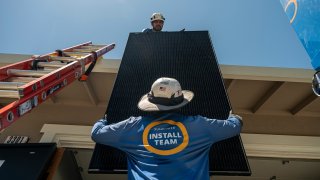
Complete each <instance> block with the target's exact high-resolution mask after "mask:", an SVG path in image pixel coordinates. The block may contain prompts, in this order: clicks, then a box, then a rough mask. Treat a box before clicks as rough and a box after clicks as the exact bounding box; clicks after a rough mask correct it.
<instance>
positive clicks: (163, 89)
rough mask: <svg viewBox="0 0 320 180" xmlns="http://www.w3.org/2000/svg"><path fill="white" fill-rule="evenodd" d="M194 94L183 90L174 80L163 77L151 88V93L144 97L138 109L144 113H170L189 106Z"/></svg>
mask: <svg viewBox="0 0 320 180" xmlns="http://www.w3.org/2000/svg"><path fill="white" fill-rule="evenodd" d="M193 96H194V94H193V92H192V91H188V90H181V86H180V83H179V82H178V81H177V80H176V79H173V78H168V77H162V78H159V79H157V80H156V81H155V82H154V83H153V84H152V86H151V91H150V92H149V93H148V94H145V95H144V96H142V98H141V99H140V101H139V103H138V108H139V109H140V110H142V111H168V110H173V109H178V108H180V107H182V106H184V105H186V104H188V103H189V102H190V101H191V100H192V98H193Z"/></svg>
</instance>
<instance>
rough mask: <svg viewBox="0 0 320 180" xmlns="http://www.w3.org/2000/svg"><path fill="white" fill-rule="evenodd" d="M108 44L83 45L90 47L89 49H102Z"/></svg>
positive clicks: (83, 47)
mask: <svg viewBox="0 0 320 180" xmlns="http://www.w3.org/2000/svg"><path fill="white" fill-rule="evenodd" d="M106 46H107V45H87V46H82V47H81V48H82V49H85V48H89V49H101V48H103V47H106Z"/></svg>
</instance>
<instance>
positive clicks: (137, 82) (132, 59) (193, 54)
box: [89, 31, 251, 175]
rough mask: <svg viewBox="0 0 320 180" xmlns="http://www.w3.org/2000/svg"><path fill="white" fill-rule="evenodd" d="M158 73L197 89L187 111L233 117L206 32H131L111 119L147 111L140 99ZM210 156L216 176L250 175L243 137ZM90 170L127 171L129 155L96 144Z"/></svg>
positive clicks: (216, 147) (218, 147)
mask: <svg viewBox="0 0 320 180" xmlns="http://www.w3.org/2000/svg"><path fill="white" fill-rule="evenodd" d="M159 77H172V78H175V79H177V80H178V81H179V82H180V84H181V86H182V88H183V89H188V90H191V91H193V92H194V93H195V98H194V99H193V100H192V103H190V104H188V105H187V106H185V107H183V108H182V109H181V112H182V113H183V114H189V115H199V114H200V115H203V116H206V117H211V118H217V119H226V118H227V117H228V115H229V110H230V103H229V99H228V96H227V94H226V91H225V88H224V83H223V79H222V77H221V73H220V69H219V66H218V63H217V61H216V56H215V53H214V51H213V47H212V44H211V40H210V36H209V33H208V32H207V31H192V32H190V31H185V32H160V33H130V35H129V38H128V42H127V45H126V49H125V52H124V55H123V58H122V61H121V65H120V68H119V71H118V75H117V78H116V82H115V85H114V88H113V91H112V94H111V97H110V100H109V105H108V108H107V111H106V114H107V116H108V121H109V123H115V122H119V121H121V120H124V119H127V118H128V117H130V116H140V115H146V114H147V113H146V112H142V111H140V110H139V109H138V108H137V102H138V101H139V99H140V98H141V96H142V95H144V94H145V93H147V92H148V91H150V86H151V84H152V83H153V82H154V81H155V80H156V79H158V78H159ZM209 158H210V173H212V174H220V175H250V174H251V172H250V167H249V164H248V162H247V158H246V155H245V152H244V149H243V145H242V142H241V138H240V136H237V137H234V138H230V139H228V140H225V141H221V142H219V143H216V144H214V145H213V146H212V148H211V151H210V157H209ZM89 172H91V173H126V156H125V154H124V153H123V152H121V151H120V150H116V149H114V148H112V147H109V146H104V145H100V144H97V145H96V147H95V150H94V153H93V157H92V159H91V162H90V166H89Z"/></svg>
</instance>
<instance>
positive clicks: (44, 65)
mask: <svg viewBox="0 0 320 180" xmlns="http://www.w3.org/2000/svg"><path fill="white" fill-rule="evenodd" d="M37 65H38V67H43V68H46V67H50V68H61V67H63V66H65V65H67V64H66V63H60V64H57V63H50V62H38V64H37Z"/></svg>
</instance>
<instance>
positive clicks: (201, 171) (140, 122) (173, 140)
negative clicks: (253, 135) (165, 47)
mask: <svg viewBox="0 0 320 180" xmlns="http://www.w3.org/2000/svg"><path fill="white" fill-rule="evenodd" d="M193 97H194V94H193V92H192V91H188V90H182V89H181V86H180V83H179V82H178V81H177V80H176V79H173V78H166V77H163V78H159V79H157V80H156V81H155V82H154V83H153V84H152V86H151V91H150V92H149V93H147V94H145V95H144V96H142V98H141V99H140V101H139V103H138V108H139V109H140V110H142V111H146V112H149V113H150V114H149V115H146V116H139V117H130V118H128V119H126V120H124V121H121V122H118V123H115V124H107V119H106V118H105V119H100V120H98V121H97V122H96V123H95V124H94V126H93V129H92V132H91V135H92V139H93V140H94V141H95V142H97V143H100V144H104V145H109V146H113V147H115V148H118V149H120V150H122V151H123V152H125V153H126V154H127V161H128V179H153V180H154V179H165V180H169V179H170V180H174V179H176V180H181V179H183V180H188V179H190V180H195V179H201V180H208V179H210V177H209V158H208V155H209V150H210V147H211V145H212V144H213V143H216V142H218V141H221V140H224V139H227V138H230V137H233V136H236V135H238V134H239V133H240V131H241V127H242V120H241V119H242V118H241V117H240V116H238V115H234V114H230V115H229V118H228V119H227V120H218V119H210V118H207V117H203V116H201V115H198V116H186V115H182V114H180V113H179V109H180V108H182V107H183V106H185V105H187V104H188V103H190V101H191V100H192V99H193ZM208 108H210V107H208ZM124 111H125V110H124Z"/></svg>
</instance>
